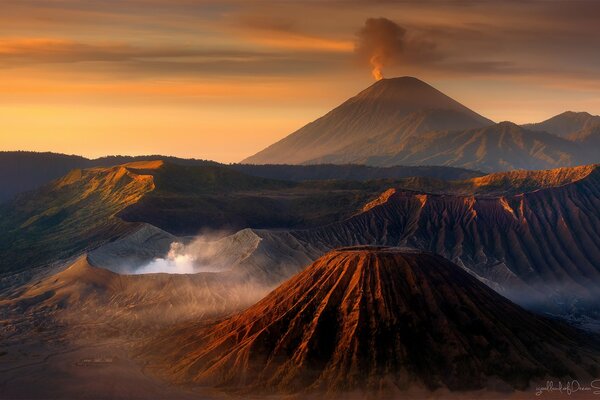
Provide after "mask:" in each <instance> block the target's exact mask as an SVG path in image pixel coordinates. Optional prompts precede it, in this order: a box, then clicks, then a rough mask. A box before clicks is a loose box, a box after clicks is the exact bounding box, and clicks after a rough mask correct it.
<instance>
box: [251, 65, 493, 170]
mask: <svg viewBox="0 0 600 400" xmlns="http://www.w3.org/2000/svg"><path fill="white" fill-rule="evenodd" d="M490 124H492V121H490V120H488V119H487V118H484V117H482V116H481V115H479V114H477V113H475V112H473V111H472V110H470V109H468V108H467V107H465V106H463V105H462V104H460V103H458V102H456V101H454V100H453V99H451V98H450V97H448V96H446V95H445V94H443V93H441V92H440V91H438V90H437V89H435V88H433V87H431V86H429V85H428V84H427V83H425V82H423V81H420V80H419V79H416V78H412V77H408V76H407V77H401V78H392V79H382V80H380V81H378V82H376V83H374V84H373V85H371V86H370V87H368V88H367V89H365V90H363V91H362V92H360V93H359V94H358V95H356V96H355V97H352V98H351V99H349V100H347V101H346V102H344V103H343V104H341V105H340V106H338V107H336V108H335V109H333V110H332V111H330V112H329V113H327V114H326V115H324V116H323V117H321V118H319V119H317V120H316V121H314V122H311V123H310V124H308V125H306V126H304V127H303V128H301V129H299V130H297V131H296V132H294V133H292V134H291V135H289V136H287V137H285V138H284V139H282V140H280V141H279V142H277V143H275V144H273V145H271V146H269V147H267V148H266V149H264V150H262V151H261V152H259V153H257V154H255V155H254V156H252V157H249V158H247V159H245V160H244V161H243V162H244V163H249V164H283V163H286V164H290V163H292V164H301V163H305V162H308V161H310V160H316V159H324V160H326V159H325V158H324V157H325V156H327V155H330V154H337V153H339V152H340V151H342V150H343V149H344V148H348V147H349V146H355V147H357V148H362V149H364V148H369V149H371V150H372V152H375V153H376V152H377V151H379V150H381V149H380V148H379V147H380V146H386V147H389V146H392V145H398V144H399V143H401V142H402V141H403V140H404V139H406V138H407V137H409V136H411V135H414V134H418V133H421V132H427V131H429V130H438V129H466V128H474V127H481V126H486V125H490ZM373 142H375V143H373ZM350 156H352V155H350ZM325 162H327V161H325ZM331 162H334V163H337V164H339V163H348V162H352V160H350V159H341V158H336V159H335V160H331ZM312 163H313V164H317V162H312Z"/></svg>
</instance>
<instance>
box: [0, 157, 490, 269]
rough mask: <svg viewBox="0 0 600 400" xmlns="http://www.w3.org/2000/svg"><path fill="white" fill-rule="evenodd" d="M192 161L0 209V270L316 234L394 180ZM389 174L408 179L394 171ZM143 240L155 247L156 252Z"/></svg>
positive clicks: (75, 174)
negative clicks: (118, 244)
mask: <svg viewBox="0 0 600 400" xmlns="http://www.w3.org/2000/svg"><path fill="white" fill-rule="evenodd" d="M191 163H192V161H189V163H188V164H181V163H179V162H178V163H171V162H163V161H160V160H155V161H139V162H133V163H128V164H123V165H117V166H114V167H96V168H90V169H76V170H73V171H72V172H70V173H69V174H67V175H66V176H64V177H63V178H60V179H58V180H55V181H53V182H51V183H50V184H48V185H46V186H44V187H42V188H40V189H38V190H36V191H32V192H28V193H23V194H21V195H19V196H17V197H16V198H15V199H13V200H12V201H10V202H6V203H4V204H0V255H1V257H0V273H3V274H4V273H8V272H15V271H20V270H23V269H31V268H35V267H38V266H43V265H46V264H48V263H51V262H54V261H60V260H64V259H67V258H69V257H72V256H75V255H77V254H81V253H82V252H86V251H89V250H92V249H95V248H97V247H98V246H101V245H103V244H106V243H108V242H113V241H115V240H117V239H119V238H121V237H125V236H131V235H137V236H136V237H145V238H146V239H145V240H144V241H143V242H136V246H137V247H136V249H137V250H136V253H145V254H146V256H149V257H151V256H152V255H155V254H156V252H157V251H159V250H158V249H160V251H164V248H165V246H164V244H165V243H167V249H168V244H169V240H170V241H174V240H175V239H174V238H173V236H171V237H169V236H170V235H169V234H168V233H167V232H170V233H173V234H176V235H196V234H198V233H199V232H201V231H203V230H205V229H221V230H228V231H235V230H237V229H241V228H244V227H253V228H278V229H281V228H294V227H303V228H307V227H317V226H320V225H323V224H327V223H332V222H335V221H339V220H343V219H345V218H348V217H349V216H351V215H352V214H353V213H355V212H356V210H357V209H360V207H362V205H363V204H364V203H365V202H368V201H370V200H371V199H372V198H373V197H376V196H377V195H378V193H380V192H381V191H383V190H385V189H386V188H387V187H388V186H389V185H390V184H391V183H392V182H393V181H392V180H374V181H368V182H342V181H340V182H336V181H314V182H288V181H281V180H274V179H267V178H261V177H258V176H251V175H247V174H245V173H242V172H239V171H237V170H236V169H234V168H232V167H228V166H223V165H219V164H215V163H204V164H202V165H192V164H191ZM237 167H239V168H242V167H243V166H237ZM290 168H293V169H294V170H296V171H297V173H298V174H299V175H303V176H305V177H311V176H312V177H317V178H318V177H319V176H329V175H327V174H331V173H333V175H334V176H336V174H340V175H343V176H347V175H346V174H350V176H353V175H354V174H356V173H367V174H375V176H377V174H378V171H376V170H375V171H373V170H372V169H368V170H364V169H362V168H355V167H352V166H348V167H342V168H337V167H334V168H333V169H326V171H323V170H318V171H310V170H309V171H307V172H306V173H305V172H303V171H302V170H298V168H296V167H290ZM408 170H409V171H412V172H415V171H414V170H412V169H408ZM273 171H274V170H272V169H266V170H265V169H261V171H258V173H257V175H261V174H264V175H271V174H274V175H276V176H278V175H280V174H279V173H278V172H273ZM328 171H329V172H328ZM360 171H362V172H360ZM445 171H446V172H445ZM417 172H420V173H422V174H424V175H425V176H434V177H439V176H445V174H448V176H450V177H454V178H456V177H461V176H464V175H465V174H466V175H467V176H473V175H474V176H479V175H480V174H477V173H473V172H469V171H465V170H454V169H444V168H441V169H440V168H433V169H429V168H425V169H423V170H420V171H417ZM386 173H389V174H391V176H394V175H395V174H399V175H402V174H404V173H405V172H402V169H401V168H394V169H393V171H389V172H386ZM324 174H325V175H324ZM144 223H145V224H144ZM147 224H152V225H154V226H156V227H158V228H160V229H162V230H163V231H161V230H160V229H156V228H153V227H149V226H148V225H147ZM164 231H167V232H164ZM140 232H141V233H140ZM150 241H151V242H152V243H157V242H160V245H159V246H158V247H157V248H156V249H155V248H153V245H152V244H151V243H150ZM129 243H131V241H130V242H129ZM144 246H146V247H147V248H146V249H145V250H144V249H143V247H144ZM123 252H125V253H126V249H124V250H123Z"/></svg>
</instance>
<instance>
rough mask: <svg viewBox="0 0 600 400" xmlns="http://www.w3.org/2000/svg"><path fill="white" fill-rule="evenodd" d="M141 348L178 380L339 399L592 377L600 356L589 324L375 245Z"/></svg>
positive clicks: (328, 258) (437, 263)
mask: <svg viewBox="0 0 600 400" xmlns="http://www.w3.org/2000/svg"><path fill="white" fill-rule="evenodd" d="M142 355H143V356H144V357H145V358H147V359H149V360H150V361H151V363H150V366H151V367H154V368H157V369H158V370H160V371H161V372H162V373H163V374H165V375H166V376H167V377H169V378H170V379H173V380H175V381H177V382H179V383H194V384H199V385H204V386H214V387H218V388H219V389H224V390H230V391H236V392H238V393H270V394H287V393H299V392H309V393H315V394H325V393H326V394H327V395H328V396H330V397H337V396H340V397H341V398H348V396H349V395H350V396H351V395H355V396H359V397H360V396H361V395H364V394H371V395H377V396H382V395H383V396H385V395H386V394H388V395H392V396H393V395H394V394H396V395H400V394H401V393H402V392H408V393H410V392H411V391H412V393H420V394H421V395H422V396H424V395H425V393H426V392H427V391H432V390H436V389H449V390H451V391H461V392H462V391H469V390H479V389H486V388H490V387H502V384H504V385H505V386H504V389H505V390H506V386H508V387H511V388H515V389H521V390H524V389H528V388H529V387H530V384H533V383H539V382H542V381H543V382H545V379H547V378H571V379H577V378H579V379H585V378H589V377H590V376H593V375H594V374H595V373H596V368H597V365H598V362H599V360H600V358H598V357H599V355H600V352H599V347H598V343H596V342H595V341H593V340H592V339H590V338H589V337H587V336H586V335H584V334H582V333H581V332H579V331H577V330H576V329H573V328H570V327H567V326H566V325H563V324H561V323H558V322H555V321H551V320H548V319H545V318H542V317H538V316H536V315H534V314H531V313H529V312H527V311H525V310H523V309H522V308H520V307H519V306H517V305H515V304H513V303H511V302H510V301H508V300H506V299H505V298H503V297H502V296H500V295H498V294H497V293H495V292H494V291H493V290H491V289H490V288H488V287H487V286H485V285H484V284H482V283H481V282H479V281H478V280H477V279H475V278H474V277H472V276H471V275H469V274H468V273H466V272H465V271H464V270H463V269H461V268H460V267H458V266H457V265H454V264H452V263H451V262H449V261H448V260H445V259H444V258H442V257H440V256H436V255H433V254H429V253H422V252H419V251H411V250H400V249H394V248H373V247H358V248H347V249H341V250H338V251H333V252H330V253H328V254H326V255H325V256H323V257H322V258H320V259H318V260H317V261H316V262H315V263H314V264H312V265H310V266H308V267H307V268H306V269H305V270H304V271H303V272H302V273H300V274H298V275H296V276H295V277H293V278H292V279H290V280H289V281H287V282H285V283H284V284H282V285H281V286H280V287H279V288H277V289H276V290H274V291H273V292H271V293H270V294H269V295H268V296H266V297H265V298H264V299H263V300H261V301H260V302H259V303H257V304H256V305H254V306H252V307H250V308H249V309H247V310H245V311H243V312H241V313H239V314H237V315H234V316H232V317H230V318H227V319H225V320H222V321H220V322H217V323H214V324H209V325H205V324H198V323H196V324H193V323H192V324H190V323H187V324H185V325H184V326H183V327H179V328H177V329H172V330H169V331H167V332H166V333H163V334H162V336H161V337H160V338H159V339H156V340H154V341H153V342H151V343H150V344H149V345H147V346H146V347H145V349H144V350H143V351H142ZM500 382H502V384H500ZM484 394H485V392H484V393H482V392H479V395H478V396H484Z"/></svg>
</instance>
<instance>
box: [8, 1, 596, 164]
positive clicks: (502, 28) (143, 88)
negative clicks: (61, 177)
mask: <svg viewBox="0 0 600 400" xmlns="http://www.w3.org/2000/svg"><path fill="white" fill-rule="evenodd" d="M381 18H385V21H384V22H386V24H387V25H386V26H387V27H388V28H391V31H392V33H393V35H395V36H394V39H393V41H395V42H394V43H392V44H391V46H392V50H393V51H391V52H388V53H386V54H387V56H386V57H384V58H385V59H384V60H383V61H382V62H383V63H384V65H382V71H381V72H382V73H383V75H384V76H385V77H394V76H404V75H411V76H416V77H418V78H420V79H422V80H425V81H426V82H428V83H430V84H431V85H433V86H435V87H436V88H438V89H439V90H441V91H442V92H444V93H446V94H448V95H449V96H450V97H453V98H454V99H455V100H457V101H459V102H461V103H463V104H464V105H466V106H467V107H469V108H471V109H473V110H475V111H476V112H478V113H480V114H482V115H484V116H486V117H488V118H490V119H492V120H494V121H505V120H510V121H513V122H516V123H526V122H538V121H541V120H544V119H547V118H549V117H551V116H553V115H556V114H558V113H561V112H563V111H567V110H572V111H588V112H590V113H592V114H600V51H598V44H599V42H598V40H599V37H600V28H599V27H598V21H599V20H600V2H598V1H595V0H588V1H578V0H568V1H560V0H547V1H526V0H521V1H516V0H515V1H502V2H501V1H468V0H456V1H452V0H446V1H434V0H425V1H372V0H371V1H367V0H361V1H358V0H352V1H351V0H347V1H319V0H301V1H288V0H279V1H266V0H265V1H253V0H221V1H204V0H2V1H0V150H34V151H54V152H61V153H67V154H80V155H84V156H87V157H98V156H103V155H109V154H131V155H135V154H166V155H174V156H179V157H193V158H201V159H212V160H216V161H221V162H237V161H240V160H242V159H243V158H245V157H247V156H250V155H252V154H254V153H256V152H257V151H259V150H261V149H262V148H264V147H266V146H268V145H269V144H271V143H273V142H275V141H277V140H279V139H281V138H283V137H285V136H286V135H288V134H289V133H291V132H293V131H295V130H296V129H298V128H300V127H301V126H303V125H304V124H306V123H308V122H310V121H312V120H314V119H316V118H318V117H319V116H321V115H323V114H325V113H326V112H327V111H329V110H330V109H332V108H333V107H335V106H337V105H339V104H340V103H342V102H343V101H344V100H346V99H347V98H349V97H351V96H353V95H355V94H356V93H358V92H359V91H361V90H362V89H364V88H365V87H367V86H369V85H370V84H372V83H373V82H374V78H373V76H372V65H371V64H372V62H373V57H372V54H371V53H369V51H371V50H372V47H369V46H373V45H372V43H371V42H370V41H369V40H371V39H372V38H373V37H374V38H375V39H373V40H379V39H378V38H379V36H377V35H378V31H377V30H376V29H377V26H374V27H373V26H372V25H370V22H369V21H371V22H373V21H374V20H378V19H379V21H381ZM388 22H389V23H388ZM371 28H373V29H375V31H373V30H372V29H371ZM388 31H389V30H388ZM369 32H371V33H372V34H373V35H374V36H368V35H369ZM373 32H374V33H373ZM378 43H379V42H378ZM365 46H366V49H367V50H365ZM393 46H395V47H393ZM369 49H371V50H369ZM365 51H366V53H365ZM378 60H379V58H378Z"/></svg>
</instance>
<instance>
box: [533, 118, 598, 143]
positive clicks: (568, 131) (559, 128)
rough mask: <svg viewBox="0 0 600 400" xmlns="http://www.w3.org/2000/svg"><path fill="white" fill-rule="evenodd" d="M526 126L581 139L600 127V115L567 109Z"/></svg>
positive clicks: (535, 129)
mask: <svg viewBox="0 0 600 400" xmlns="http://www.w3.org/2000/svg"><path fill="white" fill-rule="evenodd" d="M524 126H525V127H526V128H527V129H530V130H533V131H544V132H548V133H551V134H553V135H556V136H560V137H563V138H566V139H581V138H583V137H585V136H587V135H588V134H589V132H590V131H592V130H594V129H595V128H598V127H600V116H598V115H591V114H589V113H586V112H573V111H566V112H564V113H562V114H559V115H556V116H554V117H552V118H550V119H547V120H545V121H542V122H538V123H535V124H526V125H524Z"/></svg>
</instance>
